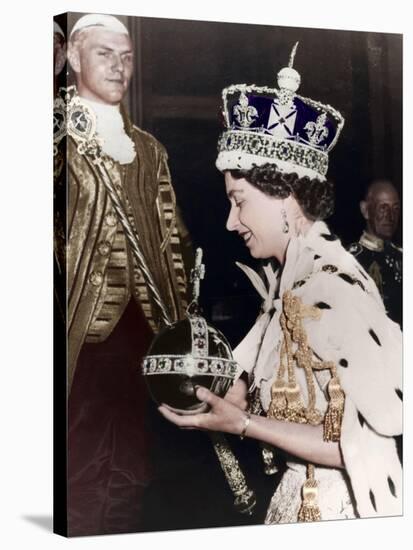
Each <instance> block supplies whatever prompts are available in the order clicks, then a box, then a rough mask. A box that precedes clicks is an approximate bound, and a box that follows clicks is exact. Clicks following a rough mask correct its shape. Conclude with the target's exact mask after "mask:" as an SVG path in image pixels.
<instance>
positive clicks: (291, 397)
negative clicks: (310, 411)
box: [285, 382, 306, 423]
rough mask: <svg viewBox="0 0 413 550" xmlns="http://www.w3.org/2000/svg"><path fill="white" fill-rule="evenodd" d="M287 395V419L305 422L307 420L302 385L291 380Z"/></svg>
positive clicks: (286, 391)
mask: <svg viewBox="0 0 413 550" xmlns="http://www.w3.org/2000/svg"><path fill="white" fill-rule="evenodd" d="M285 396H286V398H287V411H286V416H287V419H288V420H290V421H291V422H299V423H304V422H305V421H306V416H305V407H304V404H303V401H302V398H301V391H300V386H299V385H298V384H297V382H289V383H288V385H287V387H286V390H285Z"/></svg>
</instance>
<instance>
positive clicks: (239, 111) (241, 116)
mask: <svg viewBox="0 0 413 550" xmlns="http://www.w3.org/2000/svg"><path fill="white" fill-rule="evenodd" d="M234 116H235V118H236V119H237V120H238V122H239V125H240V126H242V127H243V128H248V127H249V126H251V124H252V123H253V122H254V119H256V118H257V116H258V112H257V109H256V108H255V107H252V105H248V98H247V96H246V95H245V92H242V93H241V95H240V97H239V105H236V106H235V107H234Z"/></svg>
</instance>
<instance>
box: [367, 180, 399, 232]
mask: <svg viewBox="0 0 413 550" xmlns="http://www.w3.org/2000/svg"><path fill="white" fill-rule="evenodd" d="M366 214H367V216H365V217H366V220H367V229H368V231H369V233H372V234H373V235H376V236H377V237H380V238H381V239H389V240H390V239H391V238H392V237H393V235H394V233H395V232H396V230H397V226H398V223H399V217H400V200H399V195H398V194H397V191H396V189H395V188H394V187H393V186H392V185H391V184H383V185H378V186H377V187H373V188H372V190H371V191H370V193H369V195H368V197H367V200H366Z"/></svg>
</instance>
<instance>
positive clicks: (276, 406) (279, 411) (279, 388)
mask: <svg viewBox="0 0 413 550" xmlns="http://www.w3.org/2000/svg"><path fill="white" fill-rule="evenodd" d="M285 389H286V388H285V383H284V381H283V380H275V382H273V384H272V386H271V403H270V407H269V409H268V413H267V415H268V416H269V417H271V418H276V419H277V420H283V419H285V412H286V408H287V399H286V397H285Z"/></svg>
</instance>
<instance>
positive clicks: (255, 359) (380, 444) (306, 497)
mask: <svg viewBox="0 0 413 550" xmlns="http://www.w3.org/2000/svg"><path fill="white" fill-rule="evenodd" d="M294 55H295V48H294V51H293V53H292V55H291V58H290V63H289V66H288V67H285V68H284V69H282V70H281V71H280V72H279V73H278V88H268V87H258V86H255V85H245V84H242V85H233V86H230V87H228V88H226V89H225V90H224V91H223V112H224V118H225V122H226V129H225V131H224V132H223V134H222V136H221V137H220V140H219V145H218V151H219V152H218V158H217V161H216V165H217V167H218V169H219V170H220V171H221V172H223V174H224V177H225V185H226V192H227V197H228V200H229V203H230V211H229V215H228V220H227V229H228V230H229V231H235V232H236V233H238V235H239V237H240V238H241V239H242V240H243V241H244V243H245V246H247V248H248V250H249V252H250V254H251V256H253V257H254V258H260V259H262V260H264V261H265V262H267V263H266V265H265V267H264V273H265V280H262V279H261V277H260V276H259V275H258V274H256V273H255V272H254V271H253V270H251V269H250V268H248V267H247V266H243V265H240V267H241V269H243V271H244V272H245V273H246V275H247V276H248V277H249V278H250V280H251V283H252V284H253V285H254V287H255V288H256V290H257V291H258V293H259V294H260V295H261V297H262V299H263V305H262V310H261V313H260V316H259V317H258V319H257V321H256V323H255V325H254V326H253V327H252V328H251V330H250V332H249V333H248V334H247V335H246V337H245V338H244V340H242V342H241V343H240V344H239V345H238V347H237V348H236V349H235V350H234V358H235V359H236V361H237V363H238V379H237V381H236V383H235V385H234V386H233V387H232V388H231V390H230V391H229V392H228V394H227V395H226V397H225V398H224V399H223V398H220V397H218V396H217V395H214V394H213V393H211V392H210V391H209V390H207V389H206V388H204V387H198V388H197V393H196V395H197V397H198V399H200V400H201V401H203V402H205V403H207V404H208V405H209V407H210V410H209V412H207V413H203V414H196V415H193V416H183V415H179V414H176V412H174V411H172V410H171V409H170V408H169V407H168V406H166V405H162V406H160V408H159V411H160V412H161V413H162V414H163V415H164V416H165V417H166V418H167V419H169V420H170V421H171V422H174V423H175V424H176V425H177V426H180V427H182V428H188V427H189V428H199V429H203V430H212V431H221V432H227V433H231V434H238V435H240V436H241V437H242V438H243V437H250V438H253V439H256V440H258V441H261V442H262V443H264V444H265V445H268V446H270V448H271V449H272V450H273V452H274V453H275V454H276V453H277V449H281V450H282V451H283V452H284V453H287V456H288V457H289V458H288V462H287V466H288V467H287V470H286V472H285V474H284V476H283V478H282V480H281V482H280V484H279V485H278V487H277V490H276V492H275V494H274V496H273V498H272V500H271V502H270V505H269V508H268V512H267V516H266V523H283V522H295V521H314V520H319V519H339V518H354V517H373V516H392V515H400V514H401V513H402V468H401V462H400V458H399V456H398V452H397V447H396V443H395V439H394V436H397V435H399V434H400V433H401V431H402V385H401V384H402V382H401V377H402V362H401V354H402V342H401V332H400V328H399V326H398V325H397V324H396V323H394V322H393V321H391V320H390V319H389V318H388V317H387V316H386V312H385V308H384V306H383V303H382V300H381V298H380V296H379V293H378V291H377V288H376V286H375V284H374V282H373V281H372V279H371V278H370V277H369V275H368V274H367V273H366V272H365V270H364V269H363V268H362V267H361V266H360V265H359V263H358V262H357V261H356V259H355V258H354V257H353V256H352V255H351V254H349V253H348V252H347V251H346V250H345V249H344V248H343V246H342V245H341V243H340V240H339V239H338V238H337V237H336V236H335V235H333V234H332V233H331V232H330V230H329V228H328V226H327V225H326V224H325V223H324V222H323V221H322V220H324V219H325V218H327V217H328V216H329V215H331V213H332V211H333V202H334V194H333V186H332V184H331V182H330V181H329V180H328V179H327V178H326V175H327V169H328V161H329V154H330V152H331V150H332V149H333V147H334V145H335V144H336V142H337V140H338V138H339V135H340V132H341V130H342V128H343V125H344V119H343V117H342V116H341V114H340V113H339V112H338V111H336V110H335V109H333V108H332V107H331V106H329V105H323V104H322V103H319V102H316V101H313V100H311V99H308V98H305V97H301V96H299V95H298V94H297V93H296V92H297V90H298V88H299V86H300V75H299V73H298V72H297V71H296V70H295V69H294V68H293V60H294ZM274 258H275V259H276V260H277V263H278V265H279V269H278V270H277V271H275V270H274V269H273V268H272V265H274V261H273V259H274Z"/></svg>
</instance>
